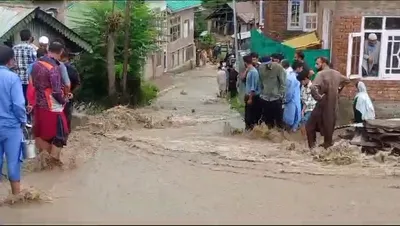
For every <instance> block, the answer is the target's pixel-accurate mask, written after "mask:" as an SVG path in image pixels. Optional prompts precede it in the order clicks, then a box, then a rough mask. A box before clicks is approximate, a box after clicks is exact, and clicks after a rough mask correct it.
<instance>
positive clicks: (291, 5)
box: [264, 0, 400, 101]
mask: <svg viewBox="0 0 400 226" xmlns="http://www.w3.org/2000/svg"><path fill="white" fill-rule="evenodd" d="M399 4H400V1H399V0H393V1H388V0H381V1H362V0H360V1H349V0H347V1H329V0H324V1H318V0H282V1H266V2H264V8H265V9H264V17H265V24H264V34H266V35H268V36H270V37H273V38H276V39H279V40H283V39H287V38H289V37H293V36H295V35H298V34H301V33H307V32H310V31H316V33H317V35H318V37H319V38H320V39H322V48H324V49H331V62H332V64H333V65H334V68H335V69H336V70H338V71H340V72H341V73H343V74H344V75H346V76H348V77H349V78H351V79H360V80H362V81H363V82H364V83H365V84H366V85H367V88H368V93H369V95H370V96H371V98H372V99H374V100H382V101H387V100H395V101H399V100H400V16H399V15H400V8H399V7H398V5H399ZM282 21H283V22H282ZM370 33H375V34H376V35H377V36H378V40H379V41H380V43H381V45H380V56H379V68H378V76H374V77H372V76H363V75H362V74H363V73H362V71H363V70H362V62H363V56H364V48H363V47H364V45H365V43H366V39H367V37H368V35H369V34H370ZM355 91H356V90H355V87H347V88H346V89H344V90H343V92H342V96H344V97H347V98H353V97H354V95H355Z"/></svg>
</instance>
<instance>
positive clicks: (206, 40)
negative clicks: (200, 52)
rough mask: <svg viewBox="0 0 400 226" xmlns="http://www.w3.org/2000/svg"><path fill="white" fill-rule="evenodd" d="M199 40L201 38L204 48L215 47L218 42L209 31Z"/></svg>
mask: <svg viewBox="0 0 400 226" xmlns="http://www.w3.org/2000/svg"><path fill="white" fill-rule="evenodd" d="M199 40H200V45H201V48H204V49H207V48H211V47H213V46H214V45H215V42H216V41H215V38H214V36H213V35H212V34H210V33H208V34H207V35H204V36H203V37H200V38H199Z"/></svg>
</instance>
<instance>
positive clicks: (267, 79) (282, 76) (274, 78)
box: [259, 57, 286, 128]
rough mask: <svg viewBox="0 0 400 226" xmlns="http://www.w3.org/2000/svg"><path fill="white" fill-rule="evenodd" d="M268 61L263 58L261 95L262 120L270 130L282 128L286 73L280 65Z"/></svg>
mask: <svg viewBox="0 0 400 226" xmlns="http://www.w3.org/2000/svg"><path fill="white" fill-rule="evenodd" d="M268 60H269V59H267V58H266V57H263V58H262V59H261V65H260V67H259V72H260V80H261V83H262V87H263V89H262V91H261V95H260V97H261V103H262V104H261V105H262V114H263V115H262V116H263V117H262V118H263V121H264V122H265V124H266V125H267V126H268V127H269V128H272V127H275V126H277V127H279V128H282V126H283V123H282V119H283V118H282V117H283V109H282V105H283V102H284V98H285V90H286V71H285V69H284V68H283V67H282V65H281V64H280V63H276V62H271V60H269V61H268Z"/></svg>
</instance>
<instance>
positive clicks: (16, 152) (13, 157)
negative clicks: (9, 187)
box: [0, 128, 24, 182]
mask: <svg viewBox="0 0 400 226" xmlns="http://www.w3.org/2000/svg"><path fill="white" fill-rule="evenodd" d="M23 136H24V135H23V132H22V129H21V128H12V129H7V131H0V170H2V169H3V162H4V161H3V158H4V154H5V156H6V162H7V175H8V179H9V180H10V181H12V182H17V181H20V180H21V160H22V159H21V157H22V140H23Z"/></svg>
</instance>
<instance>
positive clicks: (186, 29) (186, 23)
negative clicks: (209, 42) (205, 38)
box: [183, 20, 189, 38]
mask: <svg viewBox="0 0 400 226" xmlns="http://www.w3.org/2000/svg"><path fill="white" fill-rule="evenodd" d="M188 36H189V20H185V21H184V22H183V37H184V38H187V37H188Z"/></svg>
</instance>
